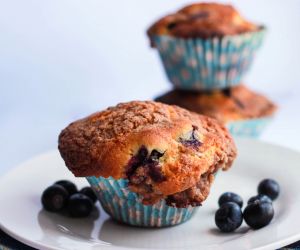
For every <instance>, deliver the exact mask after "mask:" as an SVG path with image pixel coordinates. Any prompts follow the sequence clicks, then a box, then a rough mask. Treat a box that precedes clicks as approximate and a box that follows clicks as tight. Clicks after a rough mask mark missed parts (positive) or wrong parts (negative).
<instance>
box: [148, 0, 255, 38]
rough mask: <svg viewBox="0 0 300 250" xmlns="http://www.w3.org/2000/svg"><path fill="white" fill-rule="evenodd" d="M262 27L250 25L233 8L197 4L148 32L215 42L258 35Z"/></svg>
mask: <svg viewBox="0 0 300 250" xmlns="http://www.w3.org/2000/svg"><path fill="white" fill-rule="evenodd" d="M258 28H259V26H257V25H255V24H253V23H250V22H248V21H246V20H245V19H244V18H243V17H241V15H240V14H239V13H238V12H237V11H236V9H235V8H234V7H232V6H231V5H224V4H218V3H196V4H192V5H188V6H186V7H184V8H182V9H180V10H179V11H177V12H176V13H174V14H170V15H167V16H165V17H163V18H161V19H160V20H158V21H157V22H155V23H154V24H153V25H152V26H151V27H150V28H149V29H148V31H147V33H148V35H149V37H150V38H151V37H152V36H153V35H168V36H174V37H178V38H203V39H206V38H212V37H223V36H225V35H236V34H241V33H245V32H251V31H255V30H257V29H258Z"/></svg>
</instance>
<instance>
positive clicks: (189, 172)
mask: <svg viewBox="0 0 300 250" xmlns="http://www.w3.org/2000/svg"><path fill="white" fill-rule="evenodd" d="M58 148H59V151H60V154H61V156H62V158H63V159H64V161H65V164H66V166H67V167H68V168H69V170H70V171H71V172H72V173H73V174H74V175H75V176H77V177H86V178H87V180H88V181H89V183H90V184H91V186H92V188H93V189H94V190H95V191H96V193H97V195H98V198H99V200H100V202H101V204H102V206H103V208H104V209H105V211H106V212H107V213H108V214H109V215H110V216H111V217H112V218H114V219H115V220H117V221H120V222H123V223H126V224H130V225H134V226H142V227H164V226H172V225H176V224H180V223H183V222H185V221H187V220H188V219H189V218H191V216H192V215H193V213H195V211H196V210H197V208H198V207H199V206H200V205H201V204H202V202H203V201H204V200H205V199H206V198H207V196H208V194H209V191H210V186H211V184H212V182H213V180H214V175H215V174H216V173H217V171H219V170H221V169H223V170H227V169H228V168H229V167H230V166H231V165H232V163H233V161H234V159H235V157H236V147H235V144H234V142H233V139H232V137H231V136H230V134H229V132H228V130H227V129H226V128H225V127H224V126H223V125H221V124H219V123H218V122H217V121H216V120H214V119H212V118H209V117H206V116H202V115H199V114H196V113H192V112H189V111H187V110H185V109H182V108H180V107H177V106H170V105H166V104H162V103H157V102H151V101H144V102H142V101H133V102H129V103H122V104H119V105H117V106H115V107H110V108H108V109H106V110H104V111H102V112H98V113H95V114H92V115H90V116H88V117H86V118H83V119H81V120H78V121H75V122H73V123H71V124H70V125H69V126H67V127H66V128H65V129H64V130H63V131H62V132H61V134H60V135H59V147H58Z"/></svg>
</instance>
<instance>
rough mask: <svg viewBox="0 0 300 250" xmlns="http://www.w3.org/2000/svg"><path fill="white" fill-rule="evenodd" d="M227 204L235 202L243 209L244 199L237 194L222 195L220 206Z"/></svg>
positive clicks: (227, 193)
mask: <svg viewBox="0 0 300 250" xmlns="http://www.w3.org/2000/svg"><path fill="white" fill-rule="evenodd" d="M226 202H234V203H236V204H238V205H239V206H240V207H243V199H242V197H241V196H239V195H238V194H236V193H232V192H226V193H224V194H222V195H221V196H220V198H219V202H218V203H219V206H222V205H223V204H224V203H226Z"/></svg>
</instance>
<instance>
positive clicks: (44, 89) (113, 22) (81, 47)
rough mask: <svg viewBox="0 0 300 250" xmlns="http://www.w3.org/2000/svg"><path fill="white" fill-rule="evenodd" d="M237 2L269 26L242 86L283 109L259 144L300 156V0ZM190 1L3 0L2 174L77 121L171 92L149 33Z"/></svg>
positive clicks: (0, 51)
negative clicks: (155, 23) (292, 150)
mask: <svg viewBox="0 0 300 250" xmlns="http://www.w3.org/2000/svg"><path fill="white" fill-rule="evenodd" d="M232 2H233V3H234V4H235V5H236V6H237V8H238V9H239V10H240V11H241V13H242V14H243V15H244V16H246V17H247V18H248V19H250V20H253V21H256V22H259V23H263V24H265V25H267V26H268V28H269V32H268V34H267V37H266V40H265V43H264V45H263V47H262V48H261V50H260V51H259V53H258V55H257V58H256V60H255V63H254V65H253V67H252V70H251V71H250V72H249V74H248V75H247V77H246V79H245V82H246V83H247V84H248V85H249V86H250V87H252V88H253V89H255V90H259V91H260V92H263V93H265V94H267V95H268V96H270V97H271V98H273V100H275V101H276V102H277V103H278V104H279V105H280V108H281V109H280V111H279V113H278V115H277V117H276V119H275V121H274V122H273V123H272V125H271V126H270V127H269V128H268V129H267V130H266V132H265V133H264V134H263V136H262V138H261V139H263V140H266V141H270V142H274V143H277V144H282V145H285V146H288V147H292V148H296V149H298V150H300V133H299V131H298V130H299V128H300V114H299V109H300V108H299V105H300V101H299V100H298V99H299V97H300V86H299V81H300V67H299V60H298V58H299V56H300V28H299V25H300V1H298V0H289V1H280V0H277V1H276V0H267V1H266V0H264V1H261V0H251V1H249V0H244V1H241V0H238V1H237V0H236V1H232ZM186 3H188V2H186V1H180V0H176V1H175V0H173V1H161V0H151V1H138V0H126V1H104V0H81V1H79V0H70V1H64V0H51V1H41V0H35V1H33V0H26V1H23V0H19V1H16V0H9V1H4V0H1V1H0V34H1V38H0V175H1V174H3V173H4V172H6V171H8V170H9V169H10V168H11V167H13V166H14V165H15V164H17V163H19V162H21V161H23V160H25V159H27V158H29V157H31V156H33V155H35V154H37V153H40V152H43V151H45V150H48V149H52V148H55V147H57V136H58V134H59V132H60V130H61V129H62V128H63V127H65V126H66V125H67V124H68V123H69V122H71V121H72V120H74V119H77V118H79V117H82V116H85V115H87V114H89V113H91V112H94V111H96V110H100V109H103V108H106V107H107V106H108V105H115V104H116V103H118V102H121V101H129V100H132V99H140V100H143V99H151V98H153V97H155V96H156V95H157V94H161V93H163V92H164V91H166V90H168V89H169V88H170V87H171V85H170V84H169V83H168V82H167V80H166V77H165V75H164V72H163V70H162V68H161V64H160V61H159V58H158V56H157V53H156V51H154V50H152V49H150V48H149V44H148V39H147V37H146V35H145V30H146V28H147V27H148V26H149V25H150V24H151V23H152V21H154V20H155V19H156V18H158V17H160V16H162V15H164V14H165V13H167V12H170V11H173V10H176V9H177V8H179V7H181V6H182V5H184V4H186ZM41 167H42V166H41Z"/></svg>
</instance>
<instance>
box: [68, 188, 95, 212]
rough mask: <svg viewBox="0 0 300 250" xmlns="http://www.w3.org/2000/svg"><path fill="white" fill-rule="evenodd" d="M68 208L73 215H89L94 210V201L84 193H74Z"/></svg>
mask: <svg viewBox="0 0 300 250" xmlns="http://www.w3.org/2000/svg"><path fill="white" fill-rule="evenodd" d="M67 208H68V212H69V214H70V216H71V217H76V218H80V217H87V216H88V215H89V214H90V213H91V212H92V209H93V201H92V200H91V199H90V198H89V197H87V196H86V195H84V194H80V193H77V194H73V195H71V197H70V199H69V201H68V207H67Z"/></svg>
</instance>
